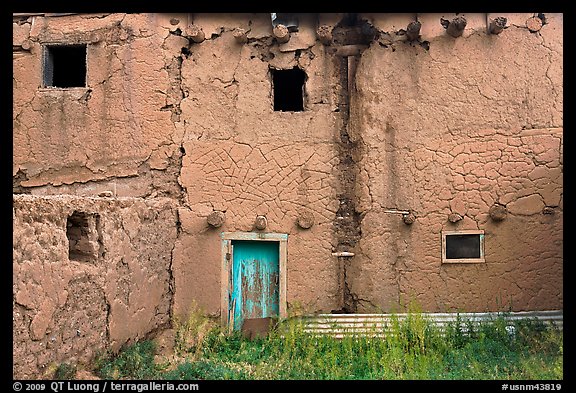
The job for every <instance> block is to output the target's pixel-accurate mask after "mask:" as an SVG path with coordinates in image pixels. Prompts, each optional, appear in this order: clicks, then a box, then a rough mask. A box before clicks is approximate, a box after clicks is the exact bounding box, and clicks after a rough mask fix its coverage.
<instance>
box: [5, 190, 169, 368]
mask: <svg viewBox="0 0 576 393" xmlns="http://www.w3.org/2000/svg"><path fill="white" fill-rule="evenodd" d="M75 211H78V212H83V213H86V214H88V215H92V217H94V219H93V220H92V224H93V225H92V231H94V232H95V233H93V236H89V238H90V239H91V240H93V242H94V243H95V244H93V246H94V247H92V249H93V250H95V253H94V258H91V259H87V260H80V261H78V260H70V258H69V253H68V244H69V242H68V238H67V218H68V217H69V216H71V215H72V214H73V213H74V212H75ZM96 217H97V218H96ZM176 221H177V219H176V208H175V204H174V201H173V200H171V199H168V198H158V199H148V200H142V199H139V198H120V199H109V198H84V197H75V196H64V195H62V196H47V197H37V196H31V195H14V198H13V245H14V247H13V250H14V251H13V261H14V263H13V275H12V279H13V283H14V284H13V285H14V286H13V322H12V326H13V356H14V363H13V376H14V378H16V379H24V378H38V377H42V376H45V377H48V378H52V377H53V375H52V374H50V372H53V371H54V368H53V367H54V366H55V365H58V364H60V363H61V362H64V361H66V362H74V363H85V362H90V361H91V360H92V359H93V357H94V356H95V355H96V354H97V353H98V352H99V351H103V350H106V349H111V350H113V351H117V350H119V349H120V348H121V347H122V346H123V345H125V344H129V343H133V342H135V341H137V340H139V339H142V338H145V337H148V336H149V334H151V333H153V332H154V331H156V330H158V329H162V328H164V327H166V326H168V325H169V323H170V314H171V303H172V296H173V288H172V283H171V281H172V275H171V266H170V264H171V258H170V256H171V252H172V247H173V246H174V242H175V239H176V225H175V223H176Z"/></svg>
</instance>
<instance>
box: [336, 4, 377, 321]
mask: <svg viewBox="0 0 576 393" xmlns="http://www.w3.org/2000/svg"><path fill="white" fill-rule="evenodd" d="M374 31H375V29H374V28H373V26H371V25H370V24H368V23H367V22H366V21H360V20H359V19H358V16H357V15H356V14H347V15H345V16H344V18H343V19H342V21H341V22H340V23H339V24H338V25H337V26H336V27H335V28H334V30H333V36H334V43H335V45H336V52H335V57H334V61H335V65H336V67H335V68H336V70H337V73H338V81H339V84H338V85H339V91H338V94H337V97H338V105H337V107H338V109H337V110H338V112H339V113H340V122H339V124H338V127H339V130H338V131H339V133H338V143H337V148H338V157H339V162H338V181H339V192H338V201H339V208H338V211H337V212H336V218H335V221H334V232H335V235H336V241H337V246H336V252H337V253H343V252H352V251H353V250H354V248H355V246H356V244H357V243H358V241H359V240H360V238H361V236H362V227H361V224H362V218H363V214H362V212H360V211H358V209H357V196H356V178H357V177H358V174H359V166H358V163H359V162H360V157H361V155H362V145H361V142H362V141H361V139H360V137H359V135H357V134H358V133H356V135H355V134H354V132H353V131H354V130H355V129H356V127H357V125H356V124H354V122H353V121H351V119H353V117H352V116H351V113H350V112H351V111H350V109H351V103H352V95H353V92H354V85H355V76H356V65H357V62H358V59H359V57H360V56H361V53H362V50H363V49H365V48H366V47H367V45H368V44H369V43H370V42H371V41H372V40H373V39H374V37H375V34H374ZM338 47H340V48H341V49H346V50H342V52H340V53H347V54H346V55H341V54H339V52H338ZM350 53H355V54H352V55H351V54H350ZM352 261H353V256H338V262H339V263H338V265H339V270H340V271H339V277H340V279H339V298H340V307H341V308H340V310H337V312H343V313H354V312H356V311H357V308H358V303H359V298H358V296H357V295H356V294H354V293H353V292H352V289H351V286H350V282H349V277H348V268H349V265H350V263H352Z"/></svg>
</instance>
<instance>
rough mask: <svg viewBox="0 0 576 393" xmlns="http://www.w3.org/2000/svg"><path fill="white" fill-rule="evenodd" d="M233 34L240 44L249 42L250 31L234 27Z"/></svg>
mask: <svg viewBox="0 0 576 393" xmlns="http://www.w3.org/2000/svg"><path fill="white" fill-rule="evenodd" d="M232 35H233V36H234V39H235V40H236V42H237V43H239V44H245V43H247V42H248V32H247V31H246V30H244V29H241V28H236V29H234V32H233V33H232Z"/></svg>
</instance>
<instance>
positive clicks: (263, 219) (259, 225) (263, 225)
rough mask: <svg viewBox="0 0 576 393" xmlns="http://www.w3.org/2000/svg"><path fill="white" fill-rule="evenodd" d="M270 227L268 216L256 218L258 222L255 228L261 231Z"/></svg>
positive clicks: (255, 222)
mask: <svg viewBox="0 0 576 393" xmlns="http://www.w3.org/2000/svg"><path fill="white" fill-rule="evenodd" d="M267 225H268V220H267V219H266V216H256V220H255V221H254V227H255V228H256V229H259V230H263V229H266V226H267Z"/></svg>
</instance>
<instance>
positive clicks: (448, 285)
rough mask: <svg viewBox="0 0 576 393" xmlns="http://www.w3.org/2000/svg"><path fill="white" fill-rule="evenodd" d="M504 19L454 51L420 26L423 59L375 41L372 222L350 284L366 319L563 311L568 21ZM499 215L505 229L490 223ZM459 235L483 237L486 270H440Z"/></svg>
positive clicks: (367, 219) (361, 128) (366, 168)
mask: <svg viewBox="0 0 576 393" xmlns="http://www.w3.org/2000/svg"><path fill="white" fill-rule="evenodd" d="M504 16H508V19H509V21H508V25H509V27H508V28H506V29H505V30H504V31H503V32H502V33H501V34H500V35H498V36H495V35H486V33H485V30H482V29H480V28H476V29H474V27H475V25H474V23H475V22H474V21H475V19H474V17H473V15H471V16H468V20H469V24H468V27H469V28H467V29H466V30H465V33H464V35H463V36H462V37H460V38H458V39H454V38H452V37H450V36H447V35H446V34H443V33H442V34H441V35H434V34H432V32H431V31H430V30H425V29H424V26H428V25H430V24H432V22H433V20H432V19H433V17H434V15H424V16H423V17H422V18H421V19H420V20H421V22H422V24H423V30H422V38H421V41H423V40H426V39H427V40H428V45H427V46H428V48H429V49H428V50H426V49H425V47H423V46H422V45H418V44H417V43H413V44H408V43H404V42H397V43H395V44H390V42H383V41H382V40H381V42H380V43H381V45H372V46H371V47H370V48H369V49H368V50H366V51H365V52H364V53H363V55H362V59H361V62H360V64H359V66H358V70H357V79H356V88H357V96H355V97H354V96H353V103H352V114H351V116H352V117H353V119H352V120H351V124H354V125H355V126H356V132H357V133H358V134H360V135H361V138H362V143H363V146H364V151H365V155H364V156H363V157H362V161H361V163H360V166H361V168H362V169H361V173H360V176H359V179H358V180H359V183H358V184H360V185H361V187H360V190H361V193H360V195H359V198H360V202H359V210H360V211H362V212H363V213H364V214H365V216H364V219H363V221H362V238H361V240H360V244H359V247H358V248H357V250H356V251H357V256H356V257H355V258H354V261H353V263H352V267H351V271H350V274H349V277H350V280H351V290H352V292H353V293H354V295H355V296H356V297H357V299H358V310H359V311H371V310H381V309H384V310H393V309H397V308H398V304H399V303H404V302H408V301H409V300H416V301H417V302H418V303H419V304H420V306H421V307H422V308H423V309H424V310H426V311H430V312H434V311H440V312H442V311H457V310H466V311H486V310H492V311H498V310H502V309H508V307H511V308H512V309H513V310H517V311H520V310H545V309H562V307H563V287H562V277H563V220H562V217H563V214H562V213H563V199H562V195H563V178H562V174H563V161H562V146H563V134H562V131H563V129H562V126H563V120H562V119H563V113H562V105H563V99H562V97H563V84H562V72H563V69H562V45H563V43H562V33H561V31H562V22H563V19H562V15H558V14H545V16H546V24H544V26H543V27H542V29H541V30H540V31H539V32H537V33H533V32H530V31H529V30H528V29H527V28H526V25H525V21H526V20H527V19H528V18H530V17H532V16H533V14H528V15H522V14H520V15H518V14H510V15H504ZM492 17H494V16H492ZM481 22H482V21H480V22H478V25H480V26H482V24H481ZM373 23H374V24H375V25H376V26H377V27H379V28H380V29H382V30H385V29H388V28H389V27H390V26H391V25H396V26H403V25H407V24H408V23H409V19H408V16H406V17H405V19H402V18H401V17H398V18H397V19H393V18H390V17H385V16H381V15H379V16H377V17H375V18H374V19H373ZM478 25H477V26H478ZM427 29H429V27H427ZM440 30H441V28H440ZM495 204H496V205H499V206H504V207H505V208H506V210H507V215H506V218H505V219H504V220H503V221H500V222H498V221H494V220H492V219H491V218H490V217H489V210H490V208H491V207H492V206H493V205H495ZM389 209H399V210H410V211H412V212H413V213H414V215H415V216H416V221H415V223H414V224H413V225H411V226H407V225H405V224H404V223H403V222H402V218H401V216H400V215H398V214H390V213H386V212H385V210H389ZM453 213H456V214H458V215H460V216H461V217H463V219H462V220H461V221H458V222H456V223H451V222H450V221H448V216H449V215H450V214H453ZM456 229H483V230H484V231H485V235H486V236H485V258H486V263H482V264H442V263H441V259H440V256H441V231H443V230H444V231H446V230H456Z"/></svg>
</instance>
